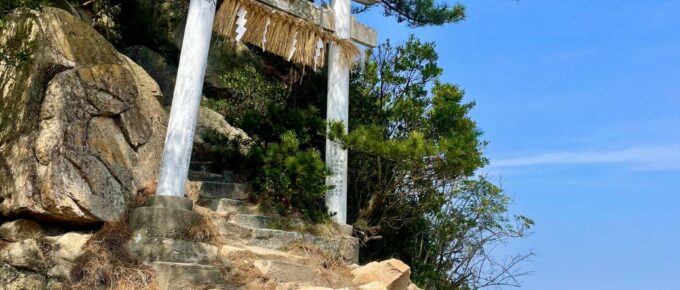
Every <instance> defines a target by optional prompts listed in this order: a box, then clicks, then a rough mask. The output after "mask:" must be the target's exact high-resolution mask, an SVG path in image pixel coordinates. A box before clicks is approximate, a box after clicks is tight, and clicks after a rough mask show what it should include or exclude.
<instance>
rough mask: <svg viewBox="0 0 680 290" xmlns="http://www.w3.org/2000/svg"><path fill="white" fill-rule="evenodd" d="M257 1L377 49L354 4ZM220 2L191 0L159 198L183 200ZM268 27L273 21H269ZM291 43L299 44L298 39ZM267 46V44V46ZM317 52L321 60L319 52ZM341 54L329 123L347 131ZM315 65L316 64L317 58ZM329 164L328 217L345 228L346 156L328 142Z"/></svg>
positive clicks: (331, 78)
mask: <svg viewBox="0 0 680 290" xmlns="http://www.w3.org/2000/svg"><path fill="white" fill-rule="evenodd" d="M257 1H258V2H259V3H262V4H265V5H267V6H269V7H272V8H275V9H278V10H280V11H283V12H285V13H288V14H290V15H293V16H295V17H297V18H299V19H301V20H303V21H307V22H310V23H315V24H318V25H319V26H320V27H321V28H322V29H324V30H325V31H329V32H334V33H335V36H336V37H337V38H339V39H352V40H354V41H355V42H358V43H360V44H363V45H365V46H369V47H375V46H376V43H377V40H376V39H377V37H376V32H375V31H374V30H372V29H370V28H368V27H366V26H364V25H362V24H360V23H358V22H357V21H356V19H355V18H354V17H352V16H351V6H350V0H331V3H330V9H329V8H323V7H318V6H316V5H314V4H312V3H310V2H307V1H305V0H298V1H288V0H257ZM355 1H357V2H360V3H362V4H373V3H375V2H377V0H355ZM216 2H217V0H191V2H190V4H189V14H188V16H187V22H186V27H185V30H184V39H183V42H182V51H181V54H180V60H179V67H178V70H177V82H176V84H175V90H174V94H173V101H172V108H171V111H170V118H169V120H168V129H167V135H166V138H165V147H164V150H163V160H162V163H161V171H160V176H159V180H158V186H157V189H156V194H157V195H160V196H175V197H183V196H184V191H185V186H186V182H187V176H188V173H189V162H190V158H191V150H192V147H193V140H194V133H195V130H196V121H197V117H198V110H199V106H200V100H201V93H202V91H203V81H204V78H205V70H206V65H207V61H208V49H209V47H210V38H211V35H212V31H213V23H214V18H215V10H216V4H217V3H216ZM246 13H247V11H240V10H239V13H238V14H239V15H238V18H239V20H238V21H236V24H235V25H237V26H238V27H236V28H238V30H236V31H235V33H236V35H237V36H236V38H237V39H240V37H242V36H243V34H244V33H245V29H247V24H246V21H247V20H246V19H245V17H244V16H245V15H246ZM235 17H236V16H235ZM267 25H269V19H267ZM265 30H266V29H265ZM265 34H266V32H265ZM292 37H293V38H295V36H292ZM265 41H266V40H263V41H262V44H263V45H264V42H265ZM296 41H297V40H294V42H293V45H292V46H293V49H292V50H291V57H292V54H293V51H294V48H295V42H296ZM317 47H318V45H317ZM316 51H317V54H318V52H319V48H317V50H316ZM342 54H343V51H342V47H341V45H336V44H331V46H330V50H329V54H328V101H327V103H328V106H327V120H328V121H329V122H331V121H342V122H343V123H344V124H345V128H347V125H348V118H349V116H348V114H349V73H350V64H349V63H347V62H346V61H342ZM289 59H290V57H289ZM314 59H315V60H316V59H317V56H315V57H314ZM326 164H328V166H330V167H331V169H332V175H331V176H329V177H328V178H327V180H326V183H327V184H328V185H331V186H333V189H332V190H330V191H329V192H328V193H327V194H326V204H327V205H328V208H329V211H331V212H334V213H336V215H335V216H334V220H335V221H336V222H337V223H340V224H345V223H346V221H347V220H346V219H347V151H346V150H344V149H342V147H341V146H340V145H339V144H337V143H336V142H333V141H330V140H326Z"/></svg>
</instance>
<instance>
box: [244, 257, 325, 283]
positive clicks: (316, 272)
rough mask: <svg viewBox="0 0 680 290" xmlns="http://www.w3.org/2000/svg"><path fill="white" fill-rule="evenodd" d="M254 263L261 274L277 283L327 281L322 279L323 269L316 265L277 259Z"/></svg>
mask: <svg viewBox="0 0 680 290" xmlns="http://www.w3.org/2000/svg"><path fill="white" fill-rule="evenodd" d="M253 265H254V266H255V268H256V269H257V270H258V271H259V272H260V274H262V275H264V276H266V277H267V278H269V279H272V280H274V281H275V282H277V283H291V282H305V283H308V284H312V285H321V284H325V283H324V282H325V281H323V280H322V279H321V276H322V271H321V270H320V269H317V268H314V267H310V266H306V265H301V264H297V263H291V262H285V261H276V260H255V262H254V263H253Z"/></svg>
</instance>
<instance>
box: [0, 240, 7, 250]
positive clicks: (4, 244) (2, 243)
mask: <svg viewBox="0 0 680 290" xmlns="http://www.w3.org/2000/svg"><path fill="white" fill-rule="evenodd" d="M7 246H9V242H8V241H5V240H3V239H0V251H2V249H4V248H6V247H7Z"/></svg>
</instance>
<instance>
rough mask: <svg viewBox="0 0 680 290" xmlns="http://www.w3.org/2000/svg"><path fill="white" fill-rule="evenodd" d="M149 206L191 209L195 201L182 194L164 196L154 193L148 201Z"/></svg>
mask: <svg viewBox="0 0 680 290" xmlns="http://www.w3.org/2000/svg"><path fill="white" fill-rule="evenodd" d="M146 203H147V206H148V207H163V208H177V209H184V210H191V209H193V207H194V203H193V202H192V201H191V200H190V199H188V198H185V197H182V196H163V195H153V196H151V197H150V198H149V200H148V201H147V202H146Z"/></svg>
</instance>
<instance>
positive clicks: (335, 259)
mask: <svg viewBox="0 0 680 290" xmlns="http://www.w3.org/2000/svg"><path fill="white" fill-rule="evenodd" d="M285 251H288V252H292V253H295V254H298V255H300V256H303V257H309V258H311V261H312V263H316V264H317V265H318V266H321V267H323V268H324V269H326V270H329V271H344V270H347V267H346V261H345V259H343V258H342V256H341V255H329V254H328V253H326V252H324V251H322V250H321V249H320V248H319V247H318V246H317V245H313V244H310V243H307V242H301V241H296V242H293V243H290V244H289V245H288V246H286V248H285ZM312 266H316V265H312Z"/></svg>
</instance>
